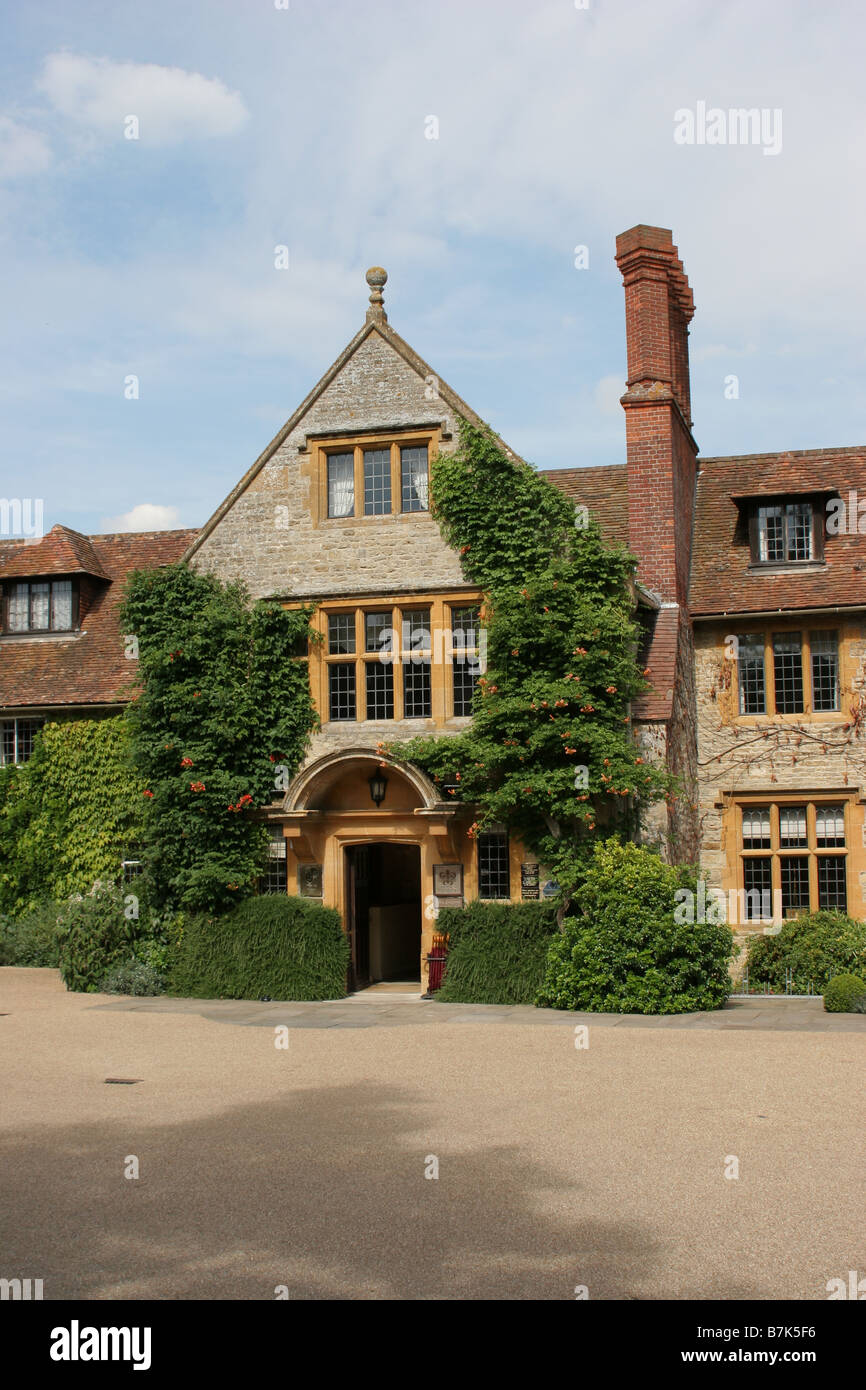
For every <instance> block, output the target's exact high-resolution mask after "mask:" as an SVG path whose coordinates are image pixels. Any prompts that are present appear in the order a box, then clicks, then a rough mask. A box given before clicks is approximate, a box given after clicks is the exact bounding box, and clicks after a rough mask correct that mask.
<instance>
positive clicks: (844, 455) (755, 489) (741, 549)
mask: <svg viewBox="0 0 866 1390" xmlns="http://www.w3.org/2000/svg"><path fill="white" fill-rule="evenodd" d="M699 464H700V469H701V471H700V473H699V475H698V485H697V497H696V503H695V533H694V543H693V548H692V574H691V587H690V594H689V604H690V608H691V611H692V613H693V614H694V615H695V616H700V615H702V614H703V615H710V614H714V613H719V614H721V613H760V612H768V611H771V610H777V609H783V608H794V609H797V608H822V607H835V606H837V605H839V606H846V605H857V604H866V535H860V534H857V533H856V532H855V534H853V535H852V534H843V533H841V532H840V533H839V534H838V535H828V536H827V537H826V539H825V541H824V557H825V563H824V564H821V565H810V566H809V567H808V568H807V567H804V568H803V569H802V570H798V569H792V568H788V569H785V570H776V571H775V572H773V573H767V572H766V571H762V570H761V569H760V568H759V567H754V568H751V567H750V562H751V554H750V550H749V542H748V534H747V528H746V526H745V524H744V521H743V517H742V512H741V508H740V507H739V506H738V505H737V502H736V501H735V500H734V499H735V498H740V499H743V498H746V497H756V498H757V497H765V498H766V497H773V496H776V497H778V496H784V495H785V494H788V495H796V494H798V493H799V494H804V493H813V494H817V493H822V492H823V493H825V494H829V493H832V492H839V493H840V494H841V496H842V498H843V500H844V501H845V502H846V505H847V502H848V494H849V492H851V491H854V492H856V493H857V494H858V497H859V498H860V499H862V500H864V501H866V447H864V448H849V449H803V450H797V451H796V452H793V453H780V454H747V455H743V456H742V457H739V458H705V459H701V460H699ZM738 523H739V524H738Z"/></svg>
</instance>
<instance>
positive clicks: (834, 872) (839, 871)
mask: <svg viewBox="0 0 866 1390" xmlns="http://www.w3.org/2000/svg"><path fill="white" fill-rule="evenodd" d="M846 863H847V858H846V856H845V855H844V854H833V855H830V854H819V855H818V906H819V908H824V909H827V910H829V911H831V912H832V911H833V910H834V909H835V910H836V911H838V912H847V911H848V893H847V891H846V888H845V865H846Z"/></svg>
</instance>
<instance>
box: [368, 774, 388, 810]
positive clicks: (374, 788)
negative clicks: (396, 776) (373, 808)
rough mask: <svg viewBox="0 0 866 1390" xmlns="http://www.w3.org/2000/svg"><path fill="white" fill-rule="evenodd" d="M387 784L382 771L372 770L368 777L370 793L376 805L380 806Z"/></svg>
mask: <svg viewBox="0 0 866 1390" xmlns="http://www.w3.org/2000/svg"><path fill="white" fill-rule="evenodd" d="M387 786H388V778H387V777H386V776H385V775H384V773H382V772H374V773H373V776H372V777H371V778H370V795H371V797H372V798H373V801H374V802H375V803H376V805H377V806H381V805H382V802H383V801H384V800H385V791H386V789H387Z"/></svg>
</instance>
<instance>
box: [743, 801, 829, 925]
mask: <svg viewBox="0 0 866 1390" xmlns="http://www.w3.org/2000/svg"><path fill="white" fill-rule="evenodd" d="M850 815H851V806H850V802H848V801H843V800H835V801H834V800H833V799H832V798H830V797H827V798H822V799H820V800H806V799H802V800H800V799H798V800H791V801H784V802H782V801H778V802H773V801H766V802H748V803H744V804H741V805H739V806H738V807H737V817H738V860H739V876H740V883H739V886H740V887H741V888H742V889H744V890H745V895H746V896H745V904H746V915H747V917H748V918H753V917H754V918H757V917H759V916H760V915H761V906H760V904H761V903H762V902H765V901H766V898H765V897H762V895H765V894H768V893H769V894H771V895H772V896H771V900H772V901H773V902H780V903H781V912H782V916H783V917H785V918H787V917H795V916H798V915H799V914H800V913H803V912H809V911H815V910H817V909H819V908H820V909H829V910H836V911H839V912H847V910H848V846H849V844H850V843H851V826H850V825H849V824H848V820H849V817H850Z"/></svg>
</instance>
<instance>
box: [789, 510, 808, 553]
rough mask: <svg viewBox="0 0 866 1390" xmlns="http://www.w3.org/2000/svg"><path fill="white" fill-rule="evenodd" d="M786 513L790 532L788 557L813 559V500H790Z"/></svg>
mask: <svg viewBox="0 0 866 1390" xmlns="http://www.w3.org/2000/svg"><path fill="white" fill-rule="evenodd" d="M785 514H786V515H785V521H786V524H787V532H788V547H787V558H788V559H789V560H811V558H812V504H811V502H790V503H789V504H788V506H787V507H786V508H785Z"/></svg>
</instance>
